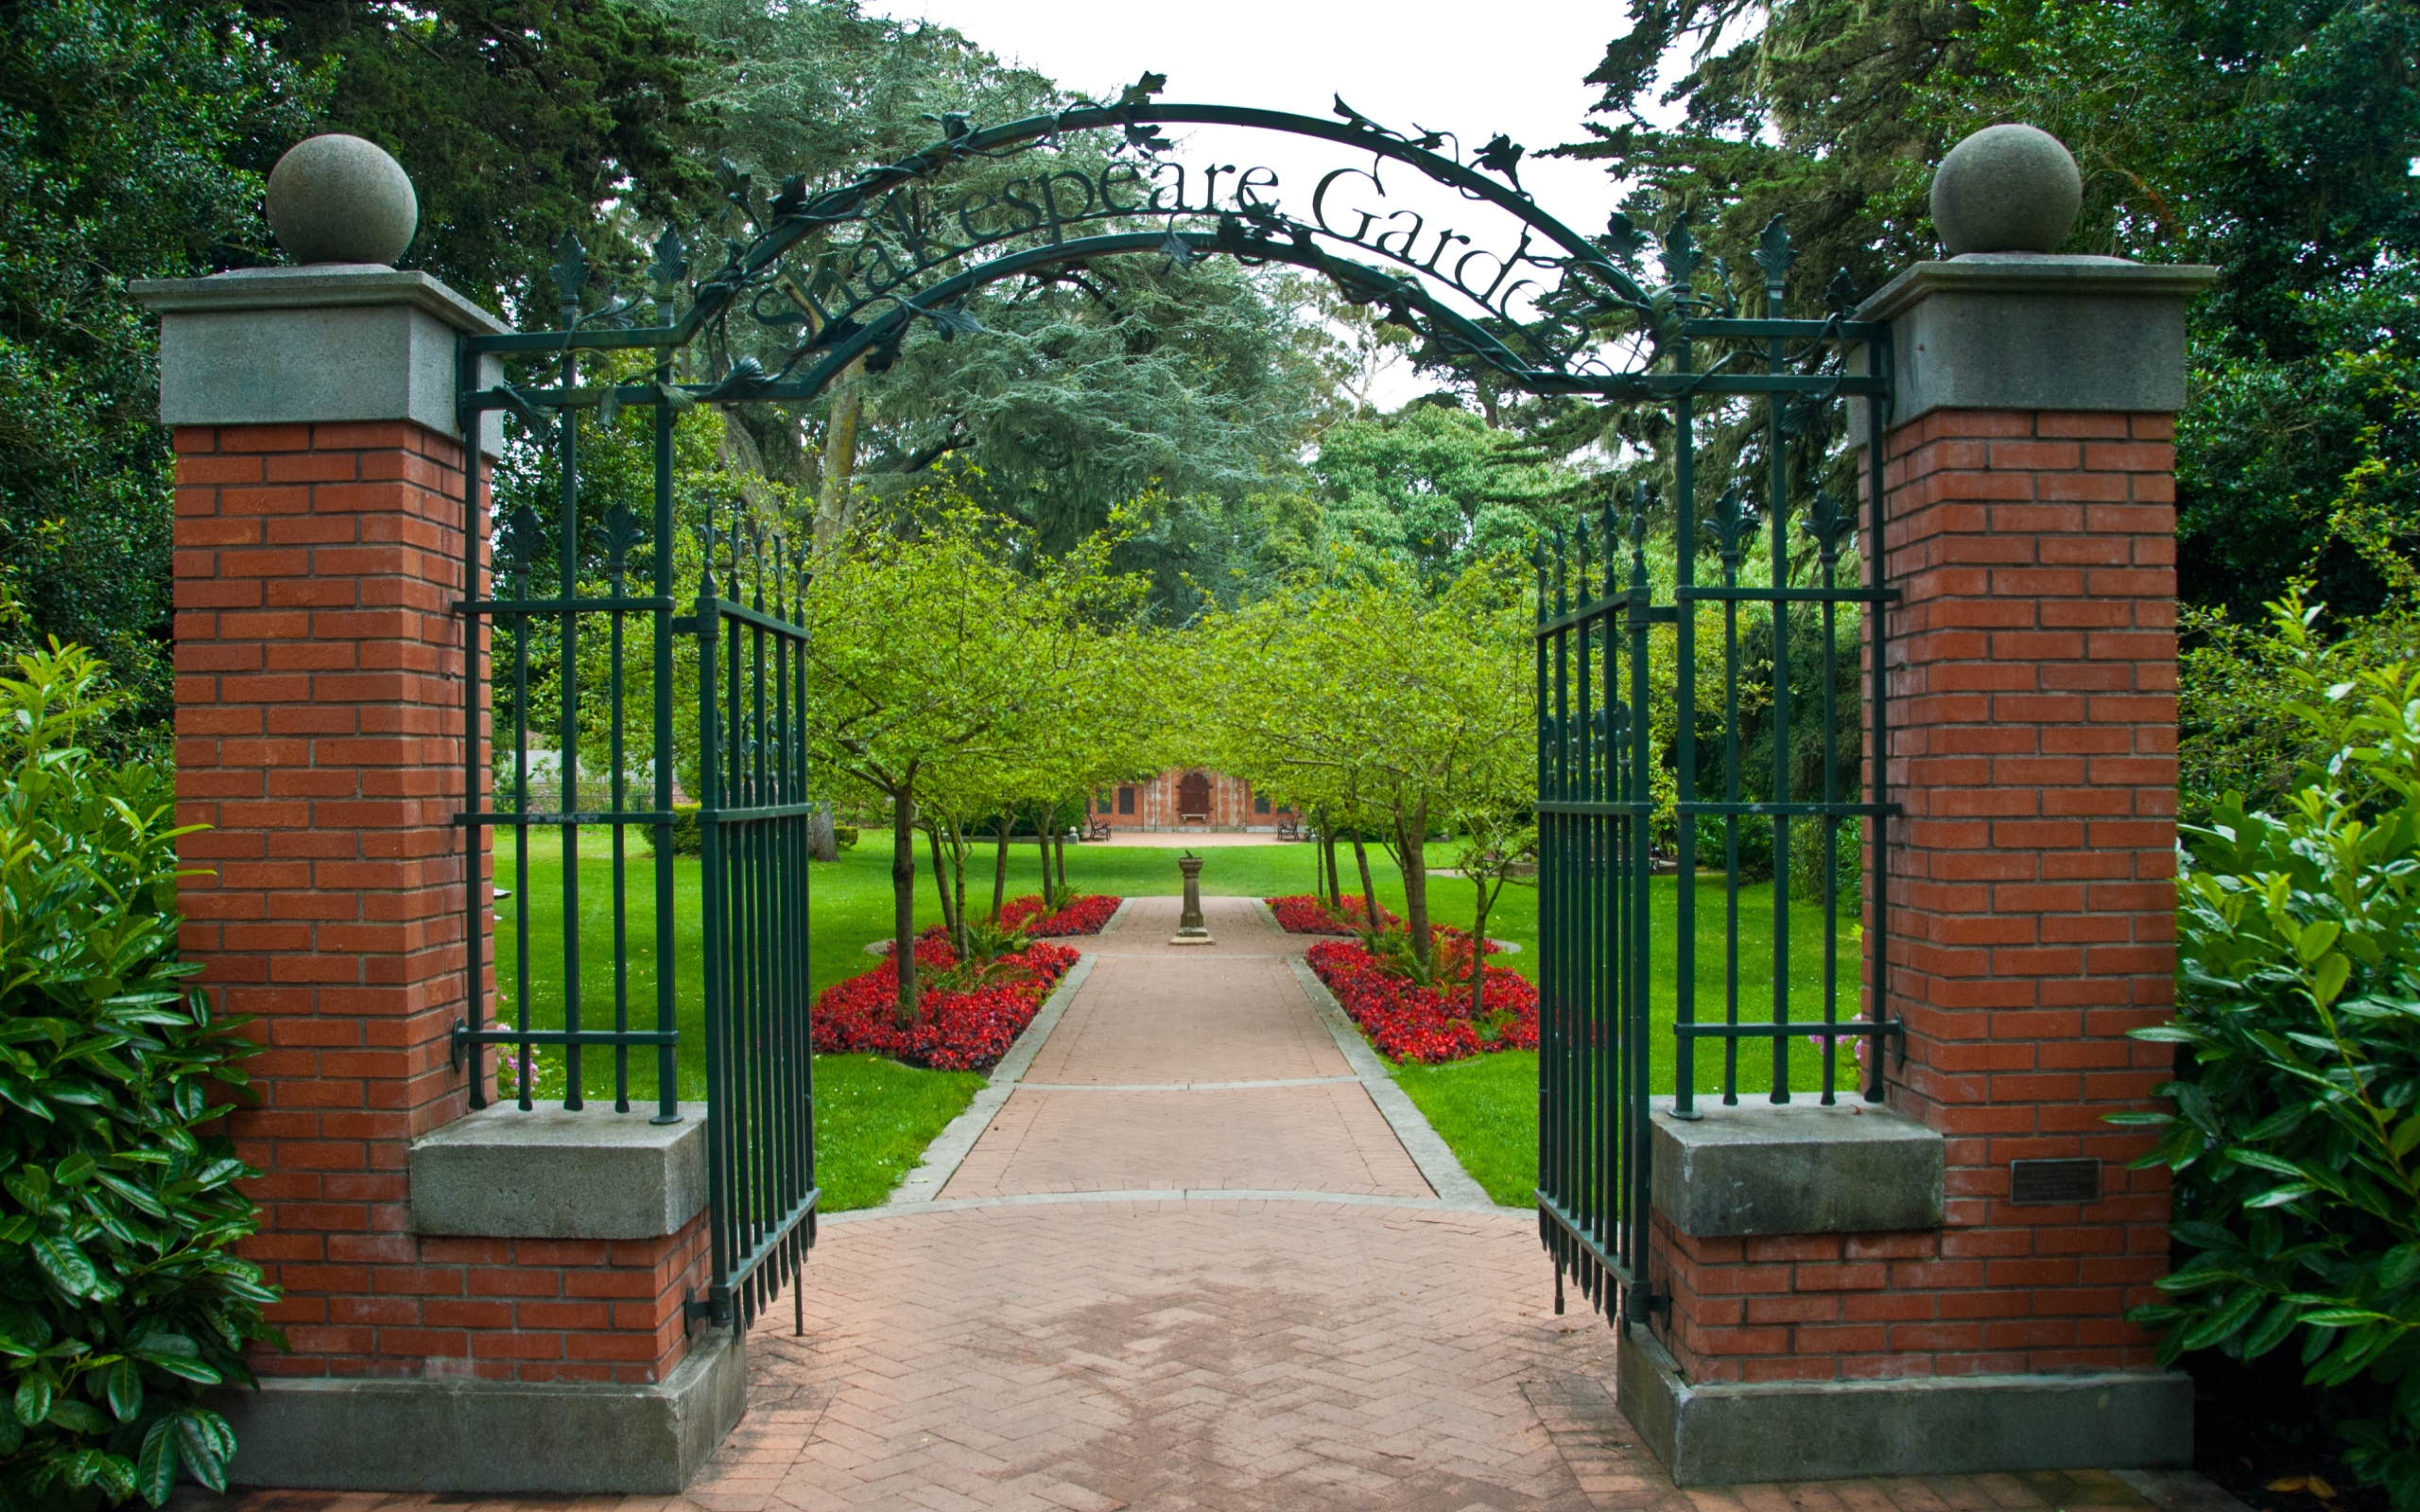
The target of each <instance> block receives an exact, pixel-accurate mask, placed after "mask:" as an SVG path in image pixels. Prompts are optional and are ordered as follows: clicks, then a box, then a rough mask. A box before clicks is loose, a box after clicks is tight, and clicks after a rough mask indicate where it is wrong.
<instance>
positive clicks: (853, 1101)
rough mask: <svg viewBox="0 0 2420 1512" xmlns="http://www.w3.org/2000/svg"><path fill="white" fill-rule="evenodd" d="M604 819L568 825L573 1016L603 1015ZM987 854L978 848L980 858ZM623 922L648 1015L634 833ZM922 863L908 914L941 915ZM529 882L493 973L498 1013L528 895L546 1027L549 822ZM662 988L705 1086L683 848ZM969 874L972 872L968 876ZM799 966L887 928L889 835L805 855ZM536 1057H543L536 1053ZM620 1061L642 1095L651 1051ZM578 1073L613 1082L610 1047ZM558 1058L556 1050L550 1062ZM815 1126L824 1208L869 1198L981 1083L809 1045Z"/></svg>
mask: <svg viewBox="0 0 2420 1512" xmlns="http://www.w3.org/2000/svg"><path fill="white" fill-rule="evenodd" d="M612 853H613V841H612V837H611V832H610V831H592V832H584V833H582V834H581V836H580V862H579V917H580V931H579V936H580V948H581V958H580V971H579V977H580V983H581V988H582V992H581V1019H582V1022H583V1023H587V1024H591V1025H595V1024H599V1023H602V1024H607V1025H610V1024H611V1023H612V1022H614V971H613V954H614V953H613V942H614V868H613V861H612ZM985 859H987V860H988V859H989V856H988V853H987V854H986V858H985ZM1016 859H1017V860H1021V861H1022V862H1023V865H1022V866H1016V865H1013V864H1012V865H1011V876H1010V889H1011V890H1010V896H1011V897H1014V896H1015V895H1016V894H1017V893H1019V892H1035V891H1039V890H1040V888H1041V873H1040V871H1039V869H1038V868H1036V867H1035V865H1034V861H1033V855H1032V851H1031V848H1030V847H1029V848H1027V850H1026V851H1025V852H1024V854H1023V855H1022V856H1021V857H1018V858H1016ZM626 861H627V865H626V870H625V878H626V882H625V893H624V896H625V900H626V903H625V906H626V909H627V913H626V915H625V919H626V921H625V925H624V928H625V930H626V931H627V936H628V938H629V941H630V952H629V955H630V968H629V976H628V979H627V986H626V988H625V993H626V996H625V1001H626V1002H627V1003H628V1004H629V1005H630V1015H631V1022H632V1023H633V1024H634V1025H637V1026H640V1027H651V1026H652V1025H653V1024H654V1022H655V1013H656V1006H655V981H656V977H655V964H656V945H655V933H654V929H655V906H654V900H655V857H654V855H653V853H652V852H651V851H648V849H647V847H646V845H645V844H644V843H636V842H634V843H632V844H631V847H630V850H629V854H628V856H627V858H626ZM929 874H930V868H929V866H927V867H926V868H925V871H924V873H923V877H922V880H923V881H924V883H925V885H924V886H923V887H922V888H921V889H920V890H919V893H918V895H917V901H916V906H917V921H918V923H919V924H926V923H931V922H934V921H935V920H936V919H939V917H940V908H939V905H938V904H937V903H936V902H934V899H933V895H932V888H931V885H930V875H929ZM529 879H530V885H529V887H528V889H527V892H526V894H523V895H522V896H520V897H516V898H514V899H511V900H508V901H507V902H504V903H502V904H500V905H499V908H498V918H497V929H496V956H497V960H496V980H497V981H498V982H499V983H500V984H502V985H503V987H504V991H503V993H502V994H501V1000H502V1002H503V1004H504V1005H505V1012H506V1014H507V1016H508V1019H509V1018H510V1014H511V1012H512V1007H511V1005H512V1004H513V1003H514V1002H515V1001H516V997H515V992H514V983H515V974H516V962H517V959H518V954H519V953H518V932H517V929H516V919H517V915H516V909H517V908H518V906H519V905H520V903H521V902H524V901H525V899H526V902H527V904H528V912H527V922H528V932H529V935H528V937H529V976H530V982H529V987H530V999H531V1002H530V1023H531V1025H532V1026H533V1027H536V1028H556V1027H560V1026H561V1024H562V1008H561V1004H562V982H563V927H562V887H563V883H562V837H561V835H560V833H557V832H552V831H547V832H542V833H533V834H531V835H530V837H529ZM672 880H673V888H672V895H673V909H672V914H673V953H672V954H673V1002H674V1008H675V1022H677V1023H678V1024H679V1026H680V1029H681V1048H680V1060H679V1081H680V1088H681V1094H682V1095H683V1097H690V1098H696V1097H702V1096H704V1095H705V1080H706V1076H705V1023H704V998H703V994H702V988H701V987H700V977H699V949H700V938H701V934H700V884H699V876H698V863H697V861H696V860H695V859H693V858H688V857H682V858H677V859H675V861H674V862H673V867H672ZM496 883H497V885H498V886H500V887H506V888H512V889H514V890H515V891H516V892H518V891H519V889H518V888H517V886H516V883H515V867H514V855H513V851H512V848H511V845H510V842H509V840H508V841H507V842H506V843H504V844H501V845H499V847H498V849H497V855H496ZM969 885H970V888H972V887H973V885H974V879H972V878H970V879H969ZM990 888H991V872H990V870H989V869H988V868H986V869H985V870H984V872H983V874H982V879H981V891H982V902H981V903H980V904H979V905H978V906H982V907H987V908H988V907H989V906H990V903H991V890H990ZM807 897H808V903H807V908H808V936H807V970H808V976H809V980H810V981H811V982H812V983H813V986H814V989H815V990H816V991H818V992H821V990H823V988H826V987H828V986H830V985H831V984H832V983H834V982H837V981H839V980H840V979H841V978H843V977H847V976H854V975H856V973H857V972H859V971H864V970H866V969H867V968H868V967H870V966H872V965H873V958H872V957H871V956H869V955H867V954H865V946H866V943H867V942H868V941H870V940H875V939H882V938H886V937H888V936H889V935H890V906H891V904H890V841H889V838H888V837H887V836H868V837H867V840H866V842H865V843H864V844H862V845H860V846H859V847H857V848H856V849H854V850H850V851H842V852H840V859H839V860H838V861H836V862H832V863H829V864H819V865H817V866H815V867H814V868H812V869H811V872H810V874H809V877H808V884H807ZM542 1058H549V1059H551V1058H555V1057H542ZM583 1060H584V1064H583V1066H582V1073H581V1078H580V1079H581V1083H582V1085H583V1087H584V1088H585V1089H586V1090H587V1091H588V1093H589V1095H590V1096H592V1097H596V1098H610V1097H611V1096H612V1095H613V1093H614V1070H613V1062H612V1057H611V1056H610V1055H607V1054H603V1053H600V1052H597V1051H595V1050H591V1051H590V1052H589V1053H588V1054H587V1055H586V1056H585V1057H583ZM557 1063H558V1064H560V1061H559V1060H558V1062H557ZM654 1068H655V1060H654V1057H653V1054H652V1053H651V1052H639V1053H634V1054H633V1055H632V1056H631V1101H632V1102H633V1103H634V1104H639V1105H644V1104H646V1103H648V1102H651V1101H653V1099H654V1097H655V1095H656V1083H655V1069H654ZM815 1080H816V1088H815V1091H816V1108H815V1137H816V1152H817V1175H818V1177H819V1178H820V1179H821V1182H822V1185H823V1202H822V1206H823V1209H824V1211H827V1212H841V1211H847V1210H849V1209H852V1208H864V1207H872V1206H873V1205H874V1204H876V1203H878V1202H880V1201H881V1200H882V1199H883V1197H884V1196H885V1195H886V1194H889V1193H890V1189H891V1188H892V1187H894V1186H896V1185H897V1184H898V1183H899V1180H900V1178H901V1177H904V1176H906V1175H907V1174H908V1172H909V1171H910V1170H912V1169H914V1168H915V1165H916V1162H917V1160H918V1158H919V1157H920V1156H922V1155H923V1153H924V1149H925V1145H927V1144H929V1143H932V1141H933V1138H934V1136H936V1135H938V1134H939V1133H940V1132H941V1131H942V1128H943V1127H945V1126H946V1125H948V1123H949V1121H950V1120H951V1119H953V1118H956V1117H957V1116H958V1115H959V1113H960V1112H962V1111H964V1110H965V1108H966V1105H967V1103H968V1102H969V1101H970V1100H972V1099H973V1097H974V1096H975V1093H976V1091H977V1090H978V1089H980V1088H981V1087H982V1085H983V1078H982V1077H981V1076H979V1075H977V1074H973V1073H970V1072H948V1071H925V1070H920V1069H917V1068H914V1067H908V1066H902V1065H899V1064H897V1063H895V1062H892V1061H889V1060H884V1059H882V1058H881V1057H875V1056H818V1057H816V1062H815Z"/></svg>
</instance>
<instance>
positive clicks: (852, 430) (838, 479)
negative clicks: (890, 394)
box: [815, 358, 866, 558]
mask: <svg viewBox="0 0 2420 1512" xmlns="http://www.w3.org/2000/svg"><path fill="white" fill-rule="evenodd" d="M864 370H865V367H864V359H862V358H860V359H859V360H858V361H856V362H853V363H851V364H850V365H849V368H848V370H847V371H846V372H843V373H842V374H841V375H840V383H839V387H838V389H837V390H836V391H835V392H834V393H833V395H832V408H831V411H830V420H829V421H827V423H826V424H825V426H824V428H823V466H822V470H821V472H822V476H821V485H822V487H821V496H820V497H819V498H818V499H817V500H816V504H815V554H816V556H817V557H819V558H820V557H821V556H822V555H823V553H824V552H825V551H827V550H829V549H830V548H831V545H832V542H833V541H837V540H838V539H839V538H840V537H842V536H844V535H847V534H848V533H849V528H850V527H851V526H852V525H854V524H856V477H857V430H858V427H859V424H860V422H861V421H863V420H864V419H865V412H866V390H865V385H864V383H863V382H861V381H860V376H859V375H860V374H862V373H863V372H864Z"/></svg>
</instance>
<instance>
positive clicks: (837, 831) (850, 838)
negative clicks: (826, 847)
mask: <svg viewBox="0 0 2420 1512" xmlns="http://www.w3.org/2000/svg"><path fill="white" fill-rule="evenodd" d="M832 843H833V844H834V845H836V846H838V847H839V848H840V849H841V850H843V851H849V850H854V849H855V848H856V843H857V827H856V825H854V824H836V825H834V826H832Z"/></svg>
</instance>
